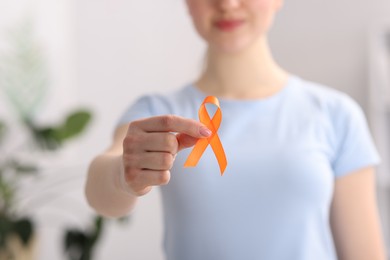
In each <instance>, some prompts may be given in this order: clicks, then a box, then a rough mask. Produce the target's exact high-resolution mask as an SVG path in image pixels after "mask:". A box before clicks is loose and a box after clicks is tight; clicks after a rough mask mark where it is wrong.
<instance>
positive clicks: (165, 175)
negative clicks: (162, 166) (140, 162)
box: [125, 170, 171, 196]
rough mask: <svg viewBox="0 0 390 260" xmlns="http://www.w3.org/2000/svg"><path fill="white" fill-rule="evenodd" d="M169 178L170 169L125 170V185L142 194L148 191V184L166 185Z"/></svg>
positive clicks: (133, 191) (137, 193) (136, 193)
mask: <svg viewBox="0 0 390 260" xmlns="http://www.w3.org/2000/svg"><path fill="white" fill-rule="evenodd" d="M170 178H171V173H170V171H153V170H136V171H128V172H125V181H126V185H128V186H129V188H130V189H131V191H132V193H134V194H135V195H138V196H142V195H144V194H146V193H148V192H149V191H150V189H151V187H150V186H159V185H166V184H168V183H169V180H170Z"/></svg>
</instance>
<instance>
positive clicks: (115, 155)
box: [85, 115, 211, 217]
mask: <svg viewBox="0 0 390 260" xmlns="http://www.w3.org/2000/svg"><path fill="white" fill-rule="evenodd" d="M172 132H176V133H177V134H173V133H172ZM210 135H211V131H210V130H209V129H207V128H206V127H205V126H204V125H203V124H201V123H199V122H197V121H195V120H192V119H186V118H182V117H178V116H172V115H166V116H156V117H149V118H145V119H142V120H137V121H133V122H131V123H130V124H129V126H122V127H119V128H118V129H117V131H116V132H115V135H114V141H113V144H112V145H111V147H110V148H109V149H108V150H107V151H105V152H104V153H103V154H101V155H99V156H97V157H96V158H95V159H94V160H93V161H92V163H91V165H90V167H89V171H88V178H87V183H86V188H85V193H86V197H87V200H88V203H89V204H90V206H91V207H93V208H94V209H95V210H96V211H97V212H98V213H100V214H101V215H104V216H107V217H120V216H123V215H126V214H128V213H129V212H130V211H131V210H132V209H133V207H134V205H135V202H136V200H137V197H139V196H142V195H145V194H146V193H148V192H149V191H150V190H151V189H152V186H158V185H165V184H167V183H168V182H169V180H170V169H171V167H172V165H173V161H174V159H175V156H176V154H177V152H178V151H180V150H182V149H184V148H188V147H191V146H193V145H194V144H195V143H196V141H197V140H198V139H199V138H205V137H208V136H210Z"/></svg>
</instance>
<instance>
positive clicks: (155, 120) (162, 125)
mask: <svg viewBox="0 0 390 260" xmlns="http://www.w3.org/2000/svg"><path fill="white" fill-rule="evenodd" d="M131 124H132V125H133V126H135V127H137V128H138V129H141V130H142V131H145V132H177V133H184V134H187V135H189V136H192V137H196V138H204V137H209V136H210V135H211V134H212V132H211V131H210V130H209V129H208V128H207V127H206V126H205V125H203V124H202V123H200V122H198V121H196V120H193V119H188V118H184V117H180V116H175V115H164V116H156V117H150V118H146V119H141V120H137V121H134V122H132V123H131Z"/></svg>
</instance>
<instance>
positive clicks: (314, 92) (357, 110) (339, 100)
mask: <svg viewBox="0 0 390 260" xmlns="http://www.w3.org/2000/svg"><path fill="white" fill-rule="evenodd" d="M295 84H296V85H297V89H298V90H297V92H298V93H299V96H301V97H303V99H304V100H306V102H309V103H310V105H311V106H314V107H316V108H318V109H320V110H321V111H322V112H327V113H328V114H329V115H330V116H332V118H334V119H336V118H345V117H346V116H347V117H348V116H350V115H351V114H352V115H356V114H358V115H359V114H362V113H363V111H362V108H361V106H360V105H359V104H358V103H357V102H356V101H355V100H354V99H353V98H352V97H351V96H349V95H348V94H347V93H345V92H342V91H340V90H338V89H335V88H332V87H330V86H327V85H324V84H321V83H317V82H312V81H308V80H304V79H302V78H299V77H297V78H296V80H295Z"/></svg>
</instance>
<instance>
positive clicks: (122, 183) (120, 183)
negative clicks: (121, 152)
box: [114, 156, 135, 196]
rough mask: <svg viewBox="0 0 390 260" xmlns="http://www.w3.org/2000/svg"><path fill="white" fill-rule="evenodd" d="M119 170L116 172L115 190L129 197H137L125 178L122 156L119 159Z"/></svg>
mask: <svg viewBox="0 0 390 260" xmlns="http://www.w3.org/2000/svg"><path fill="white" fill-rule="evenodd" d="M117 165H118V169H117V170H116V171H115V178H114V179H115V180H114V183H115V188H116V190H118V191H120V192H122V193H125V194H127V195H132V196H135V194H134V191H133V190H132V189H131V188H130V186H129V185H128V183H127V181H126V177H125V167H124V164H123V158H122V156H119V157H118V163H117Z"/></svg>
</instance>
